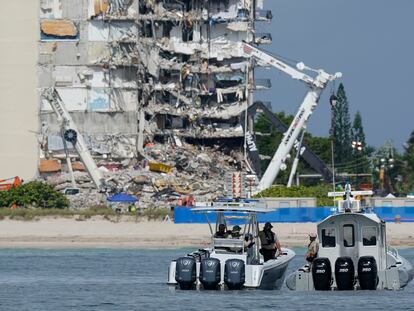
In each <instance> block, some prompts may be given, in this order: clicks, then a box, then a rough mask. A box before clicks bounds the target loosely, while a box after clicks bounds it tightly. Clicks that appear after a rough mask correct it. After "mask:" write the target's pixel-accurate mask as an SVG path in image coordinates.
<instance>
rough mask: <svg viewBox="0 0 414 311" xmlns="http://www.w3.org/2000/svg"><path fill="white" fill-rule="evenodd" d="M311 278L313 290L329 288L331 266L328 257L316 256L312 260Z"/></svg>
mask: <svg viewBox="0 0 414 311" xmlns="http://www.w3.org/2000/svg"><path fill="white" fill-rule="evenodd" d="M312 279H313V286H314V287H315V290H330V289H331V284H332V268H331V262H330V261H329V259H328V258H325V257H318V258H315V259H314V260H313V262H312Z"/></svg>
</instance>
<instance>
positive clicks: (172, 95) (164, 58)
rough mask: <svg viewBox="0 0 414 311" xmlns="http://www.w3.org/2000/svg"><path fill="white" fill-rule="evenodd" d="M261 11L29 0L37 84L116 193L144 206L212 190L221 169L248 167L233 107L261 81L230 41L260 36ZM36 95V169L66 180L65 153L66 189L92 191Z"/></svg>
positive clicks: (264, 83)
mask: <svg viewBox="0 0 414 311" xmlns="http://www.w3.org/2000/svg"><path fill="white" fill-rule="evenodd" d="M271 18H272V14H271V12H270V11H267V10H264V7H263V1H260V0H213V1H211V0H210V1H207V0H181V1H178V0H70V1H63V0H40V42H39V89H40V90H44V89H47V88H55V89H56V90H57V91H58V93H59V95H60V97H61V99H62V101H63V102H64V104H65V107H66V109H67V110H68V111H69V112H70V115H71V117H72V118H73V120H74V122H75V123H76V124H77V127H78V129H79V131H80V134H81V135H82V136H83V138H84V139H85V141H86V142H87V145H88V149H89V150H90V152H91V154H92V156H93V157H94V159H95V161H96V163H97V164H98V166H100V167H101V168H102V171H103V172H104V174H105V177H106V178H107V180H108V181H109V182H112V183H113V186H114V187H115V188H116V189H117V190H118V191H129V192H131V193H135V194H138V195H139V196H140V197H141V198H143V200H141V202H143V204H147V205H148V204H150V203H151V202H153V203H154V206H157V204H159V202H160V200H161V198H166V197H168V200H169V199H170V198H171V197H175V198H176V197H179V196H180V195H189V194H192V195H193V194H195V195H196V196H197V195H198V196H207V197H202V198H201V199H204V198H211V197H214V196H219V195H223V194H224V191H225V188H226V185H225V184H226V178H225V176H227V175H226V174H228V173H229V172H231V171H244V172H249V173H256V172H255V170H254V168H252V167H251V163H249V159H248V157H247V141H246V140H247V138H248V136H246V135H245V134H244V130H245V129H246V128H249V129H251V131H253V119H252V118H250V117H248V116H247V115H243V114H242V113H243V111H245V110H246V108H248V107H249V106H251V105H252V104H253V92H254V91H255V90H260V89H266V88H269V87H270V80H255V79H254V68H255V66H256V65H257V64H255V63H253V62H252V61H251V60H249V59H247V58H245V57H244V56H243V55H244V54H243V49H242V42H243V41H246V42H249V43H258V44H266V43H270V42H271V36H270V34H259V33H257V32H256V31H255V23H256V22H258V21H269V20H270V19H271ZM39 102H40V108H39V118H40V120H39V122H40V124H41V126H40V133H39V150H40V153H39V157H40V164H39V172H40V175H41V176H42V177H44V178H47V179H48V180H49V181H50V182H51V183H54V184H56V185H57V188H58V189H64V188H65V187H68V185H69V182H70V178H69V177H68V176H67V174H66V172H67V168H66V166H65V162H64V159H65V157H69V158H70V159H71V161H72V166H73V169H74V170H75V173H74V175H75V179H76V182H77V184H78V186H79V187H80V188H83V189H93V188H94V187H93V184H92V183H91V182H90V180H89V179H88V176H87V174H86V173H85V172H82V171H84V167H83V165H82V163H80V162H77V161H78V160H79V159H78V155H77V154H76V153H75V152H74V149H73V146H71V144H70V143H67V142H65V140H64V139H63V136H62V127H61V122H60V120H59V118H58V117H57V115H56V114H55V113H54V111H53V109H52V107H51V105H50V103H49V102H48V101H47V100H45V99H44V98H42V97H41V96H40V100H39ZM246 137H247V138H246ZM154 163H155V165H154ZM149 164H152V166H151V165H149ZM148 167H149V169H148ZM91 191H92V190H91ZM145 198H146V199H145ZM197 199H198V198H197ZM168 200H167V201H168ZM161 201H162V200H161ZM157 202H158V203H157ZM84 203H85V202H83V204H84Z"/></svg>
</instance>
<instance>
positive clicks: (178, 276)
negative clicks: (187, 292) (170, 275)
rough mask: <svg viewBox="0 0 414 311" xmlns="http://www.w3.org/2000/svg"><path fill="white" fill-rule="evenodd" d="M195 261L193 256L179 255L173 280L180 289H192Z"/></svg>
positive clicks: (194, 279) (194, 278)
mask: <svg viewBox="0 0 414 311" xmlns="http://www.w3.org/2000/svg"><path fill="white" fill-rule="evenodd" d="M196 267H197V266H196V261H195V259H194V258H193V257H180V258H178V259H177V263H176V268H175V280H176V281H177V283H178V285H179V286H180V289H192V288H193V284H194V282H195V281H196Z"/></svg>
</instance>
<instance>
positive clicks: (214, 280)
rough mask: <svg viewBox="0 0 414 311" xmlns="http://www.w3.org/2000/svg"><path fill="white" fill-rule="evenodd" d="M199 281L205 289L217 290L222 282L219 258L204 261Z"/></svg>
mask: <svg viewBox="0 0 414 311" xmlns="http://www.w3.org/2000/svg"><path fill="white" fill-rule="evenodd" d="M199 279H200V282H201V284H203V287H204V289H217V286H218V285H219V283H220V281H221V265H220V260H218V259H217V258H204V259H202V260H201V264H200V277H199Z"/></svg>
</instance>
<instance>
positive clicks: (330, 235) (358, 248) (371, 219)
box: [317, 212, 387, 270]
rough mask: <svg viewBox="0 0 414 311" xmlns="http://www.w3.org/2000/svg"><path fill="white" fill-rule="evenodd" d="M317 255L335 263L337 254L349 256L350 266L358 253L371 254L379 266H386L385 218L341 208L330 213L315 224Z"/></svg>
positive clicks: (362, 254)
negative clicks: (340, 210)
mask: <svg viewBox="0 0 414 311" xmlns="http://www.w3.org/2000/svg"><path fill="white" fill-rule="evenodd" d="M317 230H318V236H319V241H320V243H319V253H318V257H326V258H328V259H329V261H330V262H331V266H332V267H334V266H335V261H336V259H337V258H339V257H344V256H346V257H350V258H351V259H352V261H353V263H354V267H357V266H358V259H359V258H360V257H362V256H373V257H374V258H375V261H376V262H377V265H378V269H379V270H385V269H386V257H387V256H386V249H387V248H386V232H385V222H384V221H382V220H381V219H380V218H378V216H377V215H375V214H373V213H368V214H362V213H352V212H349V213H347V212H345V213H340V214H336V215H332V216H330V217H328V218H326V219H325V220H324V221H322V222H321V223H319V225H318V229H317Z"/></svg>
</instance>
